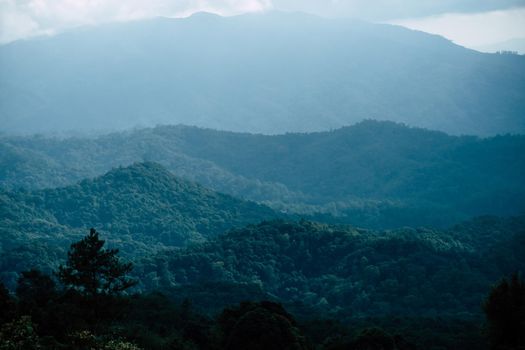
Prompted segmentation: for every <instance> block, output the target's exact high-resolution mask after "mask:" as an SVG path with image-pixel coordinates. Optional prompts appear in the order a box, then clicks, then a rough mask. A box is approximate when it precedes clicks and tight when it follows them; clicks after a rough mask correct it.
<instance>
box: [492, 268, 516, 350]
mask: <svg viewBox="0 0 525 350" xmlns="http://www.w3.org/2000/svg"><path fill="white" fill-rule="evenodd" d="M483 309H484V311H485V315H486V316H487V323H488V335H489V339H490V343H491V349H494V350H500V349H501V350H503V349H506V350H514V349H516V350H517V349H525V283H524V282H523V280H521V278H520V276H519V275H518V274H517V273H514V274H513V275H512V276H511V278H510V281H507V279H503V280H502V281H501V282H500V283H499V284H498V285H496V286H495V287H493V288H492V291H491V292H490V294H489V296H488V298H487V300H486V301H485V303H484V305H483Z"/></svg>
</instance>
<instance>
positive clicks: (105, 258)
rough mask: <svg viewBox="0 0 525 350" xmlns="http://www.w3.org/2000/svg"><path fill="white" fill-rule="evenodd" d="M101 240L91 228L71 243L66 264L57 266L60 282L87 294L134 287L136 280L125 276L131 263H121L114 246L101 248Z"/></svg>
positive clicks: (112, 291) (116, 291)
mask: <svg viewBox="0 0 525 350" xmlns="http://www.w3.org/2000/svg"><path fill="white" fill-rule="evenodd" d="M104 243H105V241H103V240H101V239H99V237H98V232H97V231H96V230H95V229H94V228H92V229H91V230H90V232H89V235H87V236H86V237H84V238H83V239H82V240H80V241H79V242H77V243H73V244H72V245H71V249H70V250H69V252H68V254H67V255H68V259H67V262H66V265H65V266H63V265H60V267H59V269H58V273H57V275H58V278H59V279H60V281H61V282H62V283H63V284H64V285H66V286H68V287H70V288H72V289H74V290H77V291H78V292H80V293H81V294H83V295H84V296H91V297H94V296H97V295H115V294H119V293H120V292H122V291H124V290H126V289H128V288H130V287H132V286H134V285H135V284H136V283H137V281H135V280H133V279H131V278H129V277H128V276H127V274H128V273H129V272H130V271H131V270H132V269H133V264H131V263H123V262H121V261H120V259H119V257H118V256H117V254H118V252H119V251H118V249H110V250H107V249H103V246H104Z"/></svg>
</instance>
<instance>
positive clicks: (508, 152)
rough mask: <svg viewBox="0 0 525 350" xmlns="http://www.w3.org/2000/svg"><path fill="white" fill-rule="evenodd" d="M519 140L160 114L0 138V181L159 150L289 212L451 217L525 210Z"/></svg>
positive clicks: (78, 169) (66, 176)
mask: <svg viewBox="0 0 525 350" xmlns="http://www.w3.org/2000/svg"><path fill="white" fill-rule="evenodd" d="M524 151H525V137H524V136H519V135H515V136H510V135H507V136H498V137H493V138H484V139H480V138H476V137H466V136H465V137H456V136H449V135H446V134H444V133H441V132H433V131H428V130H423V129H417V128H409V127H407V126H403V125H399V124H394V123H392V122H376V121H366V122H362V123H360V124H357V125H354V126H352V127H347V128H342V129H338V130H334V131H331V132H320V133H311V134H286V135H277V136H265V135H252V134H247V133H233V132H224V131H214V130H209V129H199V128H195V127H184V126H164V127H157V128H153V129H143V130H136V131H133V132H123V133H115V134H109V135H105V136H100V137H86V138H79V137H76V138H66V139H57V138H45V137H38V136H37V137H4V138H0V185H1V186H2V187H4V188H10V189H17V188H21V187H22V188H26V189H35V188H45V187H56V186H64V185H70V184H72V183H74V182H76V181H78V180H81V179H83V178H88V177H93V176H98V175H101V174H103V173H104V172H106V171H109V170H110V169H111V168H113V167H117V166H127V165H130V164H132V163H133V162H142V161H154V162H158V163H160V164H162V165H164V166H165V167H167V168H168V169H169V170H171V171H173V172H174V174H176V175H177V176H181V177H184V178H186V179H189V180H192V181H196V182H198V183H200V184H202V185H204V186H207V187H209V188H212V189H214V190H217V191H220V192H224V193H228V194H230V195H234V196H237V197H241V198H246V199H250V200H254V201H258V202H262V203H266V204H268V205H271V206H272V207H274V208H275V209H279V210H284V211H287V212H296V213H301V214H303V215H305V214H308V215H311V214H314V213H324V214H331V215H335V216H337V217H339V219H338V220H343V221H345V222H349V223H352V224H354V225H362V226H366V227H373V228H391V227H399V226H403V225H412V226H413V225H432V226H439V227H447V226H449V225H451V224H454V223H456V222H458V221H461V220H465V219H468V218H470V217H471V216H476V215H485V214H493V215H505V216H506V215H518V214H521V213H522V212H523V211H524V210H525V201H523V198H524V197H525V187H524V184H525V177H524V176H525V158H524V157H523V154H524ZM324 219H327V218H324Z"/></svg>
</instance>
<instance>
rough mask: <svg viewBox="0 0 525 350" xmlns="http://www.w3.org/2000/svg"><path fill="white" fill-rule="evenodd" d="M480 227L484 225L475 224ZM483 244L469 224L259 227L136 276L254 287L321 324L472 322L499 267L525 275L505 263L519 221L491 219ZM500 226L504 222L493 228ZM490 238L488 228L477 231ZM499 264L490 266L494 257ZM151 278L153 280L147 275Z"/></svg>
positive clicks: (523, 263) (517, 261)
mask: <svg viewBox="0 0 525 350" xmlns="http://www.w3.org/2000/svg"><path fill="white" fill-rule="evenodd" d="M479 220H480V221H482V222H485V223H486V224H487V223H488V222H490V221H491V220H485V219H483V218H481V219H479ZM492 222H494V226H492V229H494V228H495V227H499V228H506V229H505V230H501V231H500V232H495V231H492V232H493V234H492V236H491V237H490V240H488V239H489V238H488V237H484V236H482V235H480V236H478V232H477V231H475V230H473V228H476V227H477V226H478V225H479V223H478V222H477V221H476V220H474V221H472V222H471V223H470V224H467V223H466V224H464V225H462V226H458V227H456V228H455V229H451V230H450V231H437V230H428V229H418V230H415V229H408V228H405V229H400V230H396V231H383V232H381V231H369V230H362V229H356V228H353V227H349V226H329V225H322V224H316V223H311V222H307V221H303V222H299V223H293V222H283V221H273V222H264V223H261V224H259V225H251V226H248V227H246V228H243V229H238V230H233V231H230V232H228V233H227V234H225V235H222V236H219V237H217V238H216V239H213V240H211V241H209V242H208V243H205V244H202V245H197V246H193V247H189V248H187V249H184V250H177V251H174V252H170V253H169V254H165V255H164V254H162V253H161V254H159V256H158V257H156V260H155V262H154V261H151V262H146V261H144V265H143V266H142V267H141V268H144V269H145V268H146V266H149V268H148V269H145V270H142V271H141V274H144V275H147V274H149V273H152V272H154V271H155V269H157V270H156V271H159V270H158V267H157V268H156V267H155V264H158V265H157V266H168V268H167V269H168V276H169V277H168V278H169V279H170V280H171V281H172V283H174V284H177V285H180V286H181V287H178V288H179V290H178V291H177V292H174V293H175V294H174V295H176V294H177V293H181V291H180V290H181V289H183V288H184V286H187V287H186V288H190V290H194V288H195V287H192V286H194V285H195V284H202V283H210V282H221V281H222V282H230V283H237V284H238V285H237V289H242V288H247V286H249V285H259V286H260V288H261V289H262V291H264V292H266V293H269V294H270V295H273V296H275V297H277V298H278V300H281V301H282V302H285V303H303V304H304V305H308V306H309V307H313V308H315V310H317V313H321V314H323V313H324V314H325V315H337V317H345V315H353V316H356V315H362V316H371V315H386V314H396V315H412V316H415V315H419V316H422V315H426V316H435V315H443V314H452V315H457V316H461V315H463V316H465V315H469V314H470V315H478V316H479V315H480V309H479V305H480V303H481V301H482V300H483V298H484V295H485V291H486V289H487V288H488V287H489V286H490V283H491V282H490V281H491V280H492V279H493V278H496V277H497V276H500V275H502V274H504V273H507V272H508V271H507V269H508V268H509V266H512V267H513V268H516V267H520V268H523V267H525V260H524V259H523V254H521V255H513V254H512V251H513V250H514V246H515V245H516V242H518V241H519V240H521V239H522V238H521V237H522V235H516V236H513V234H514V232H521V230H522V229H523V227H524V225H525V222H524V218H523V217H521V218H519V219H511V220H500V221H498V220H496V219H492ZM503 222H507V223H506V224H503ZM484 227H485V230H487V231H491V230H492V229H491V227H490V226H488V225H486V226H484ZM504 255H506V256H507V257H508V258H509V260H507V263H506V264H503V265H500V266H499V263H500V261H501V256H504ZM157 273H159V272H157Z"/></svg>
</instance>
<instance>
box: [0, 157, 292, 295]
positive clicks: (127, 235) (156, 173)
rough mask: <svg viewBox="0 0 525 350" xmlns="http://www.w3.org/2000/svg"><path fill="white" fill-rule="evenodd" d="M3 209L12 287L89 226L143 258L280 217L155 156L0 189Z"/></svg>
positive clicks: (1, 259)
mask: <svg viewBox="0 0 525 350" xmlns="http://www.w3.org/2000/svg"><path fill="white" fill-rule="evenodd" d="M0 213H1V215H0V279H1V280H4V281H5V282H6V283H7V284H8V285H10V286H13V285H15V283H16V278H17V274H16V272H20V271H22V270H24V269H29V268H31V267H34V266H39V267H40V268H43V269H44V270H46V271H49V270H50V269H52V268H56V267H57V264H59V263H60V262H62V261H63V258H64V257H65V256H66V251H67V248H68V247H69V245H70V244H71V242H74V241H76V240H78V239H79V238H80V237H82V236H84V235H85V234H86V232H88V230H89V228H90V227H95V228H97V230H99V231H101V232H102V234H103V235H104V237H106V238H107V240H108V241H109V244H110V245H111V246H115V245H117V246H118V247H119V248H120V249H121V250H122V251H123V253H124V254H125V255H126V256H127V257H132V258H133V259H134V260H137V261H138V260H139V259H141V258H142V257H144V256H146V255H150V254H153V253H155V252H158V251H160V250H163V249H166V248H167V247H174V246H184V245H186V244H189V243H192V242H193V243H194V242H200V241H203V240H205V239H207V238H209V237H211V236H213V235H216V234H219V233H222V232H224V231H226V230H228V229H231V228H234V227H242V226H244V225H246V224H249V223H257V222H259V221H261V220H265V219H273V218H278V217H282V216H283V215H281V214H278V213H276V212H274V211H273V210H271V209H270V208H268V207H265V206H262V205H259V204H255V203H253V202H247V201H242V200H239V199H236V198H234V197H231V196H228V195H224V194H221V193H217V192H214V191H211V190H208V189H206V188H204V187H202V186H199V185H197V184H194V183H191V182H189V181H186V180H181V179H178V178H177V177H175V176H174V175H172V174H171V173H169V172H168V171H167V170H166V169H164V168H163V167H161V166H160V165H158V164H155V163H136V164H133V165H131V166H129V167H126V168H117V169H114V170H111V171H110V172H108V173H107V174H105V175H103V176H100V177H98V178H95V179H90V180H84V181H82V182H79V183H78V184H76V185H72V186H68V187H63V188H56V189H47V190H39V191H31V192H29V191H4V190H0Z"/></svg>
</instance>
